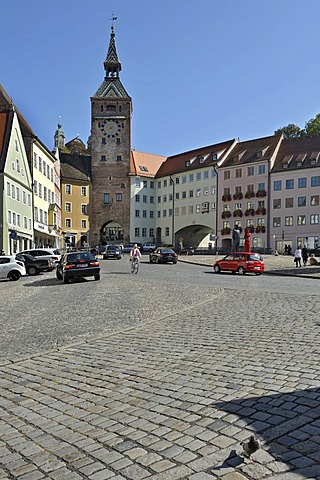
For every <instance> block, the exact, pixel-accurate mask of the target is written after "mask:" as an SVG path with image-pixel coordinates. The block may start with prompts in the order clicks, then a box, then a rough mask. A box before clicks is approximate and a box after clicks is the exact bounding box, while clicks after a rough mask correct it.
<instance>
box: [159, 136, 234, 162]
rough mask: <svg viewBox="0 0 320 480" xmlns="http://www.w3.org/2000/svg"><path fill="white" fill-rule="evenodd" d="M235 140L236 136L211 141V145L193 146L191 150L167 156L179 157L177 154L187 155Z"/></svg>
mask: <svg viewBox="0 0 320 480" xmlns="http://www.w3.org/2000/svg"><path fill="white" fill-rule="evenodd" d="M235 140H238V139H237V138H232V139H230V140H224V141H222V142H219V143H213V144H212V145H206V146H205V147H198V148H194V149H192V150H188V151H186V152H180V153H176V154H173V155H170V156H169V157H167V158H172V157H179V156H182V155H189V154H194V153H196V152H198V151H200V150H206V149H209V148H213V147H219V145H225V144H227V143H232V142H234V141H235Z"/></svg>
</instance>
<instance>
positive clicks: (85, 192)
mask: <svg viewBox="0 0 320 480" xmlns="http://www.w3.org/2000/svg"><path fill="white" fill-rule="evenodd" d="M81 196H82V197H86V196H87V187H81Z"/></svg>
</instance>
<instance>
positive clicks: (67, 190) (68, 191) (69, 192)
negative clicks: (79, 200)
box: [65, 185, 71, 195]
mask: <svg viewBox="0 0 320 480" xmlns="http://www.w3.org/2000/svg"><path fill="white" fill-rule="evenodd" d="M65 192H66V195H71V185H66V187H65Z"/></svg>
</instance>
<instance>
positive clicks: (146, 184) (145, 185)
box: [143, 180, 148, 188]
mask: <svg viewBox="0 0 320 480" xmlns="http://www.w3.org/2000/svg"><path fill="white" fill-rule="evenodd" d="M147 187H148V181H147V180H143V188H147Z"/></svg>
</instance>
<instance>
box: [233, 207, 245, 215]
mask: <svg viewBox="0 0 320 480" xmlns="http://www.w3.org/2000/svg"><path fill="white" fill-rule="evenodd" d="M233 216H234V217H242V216H243V213H242V210H240V209H239V208H238V209H237V210H235V211H234V212H233Z"/></svg>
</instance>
